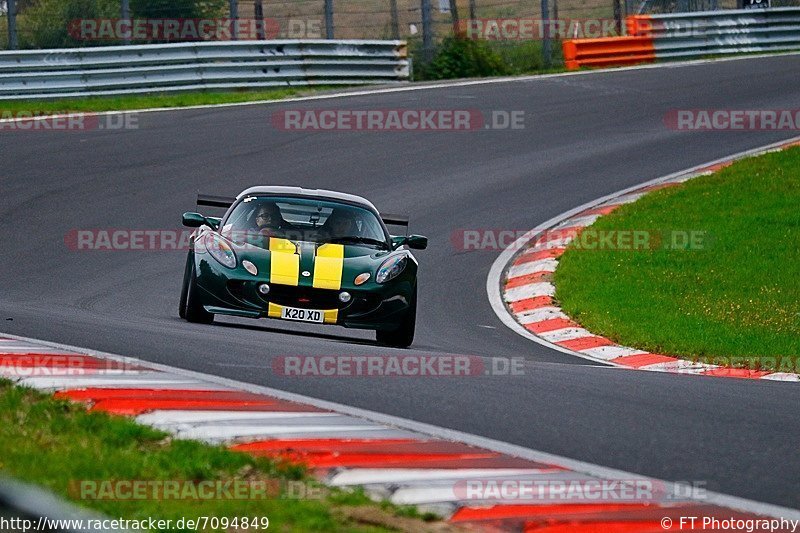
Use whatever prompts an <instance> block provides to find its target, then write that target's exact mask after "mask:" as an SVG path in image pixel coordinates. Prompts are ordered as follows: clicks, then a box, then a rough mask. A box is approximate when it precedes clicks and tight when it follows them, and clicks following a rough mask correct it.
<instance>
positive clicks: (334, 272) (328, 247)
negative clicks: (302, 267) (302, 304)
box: [313, 243, 344, 290]
mask: <svg viewBox="0 0 800 533" xmlns="http://www.w3.org/2000/svg"><path fill="white" fill-rule="evenodd" d="M343 270H344V246H343V245H341V244H330V243H328V244H323V245H322V246H320V247H319V248H317V255H316V257H315V258H314V282H313V286H314V287H315V288H317V289H334V290H339V289H341V288H342V271H343Z"/></svg>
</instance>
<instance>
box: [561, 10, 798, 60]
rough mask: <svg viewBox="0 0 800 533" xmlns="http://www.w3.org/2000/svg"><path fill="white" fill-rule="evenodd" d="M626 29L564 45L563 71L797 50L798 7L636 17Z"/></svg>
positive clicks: (627, 22)
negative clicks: (618, 33) (621, 34)
mask: <svg viewBox="0 0 800 533" xmlns="http://www.w3.org/2000/svg"><path fill="white" fill-rule="evenodd" d="M626 27H627V30H628V36H626V37H609V38H605V39H572V40H567V41H564V43H563V48H564V58H565V60H566V66H567V68H569V69H576V68H579V67H583V66H590V67H591V66H612V65H634V64H638V63H643V62H647V61H652V60H654V59H684V58H696V57H704V56H712V55H724V54H737V53H749V52H779V51H786V50H800V8H797V7H783V8H771V9H759V10H752V9H735V10H734V9H730V10H721V11H703V12H695V13H675V14H663V15H634V16H631V17H628V19H627V21H626ZM637 39H638V40H637ZM648 54H649V55H648Z"/></svg>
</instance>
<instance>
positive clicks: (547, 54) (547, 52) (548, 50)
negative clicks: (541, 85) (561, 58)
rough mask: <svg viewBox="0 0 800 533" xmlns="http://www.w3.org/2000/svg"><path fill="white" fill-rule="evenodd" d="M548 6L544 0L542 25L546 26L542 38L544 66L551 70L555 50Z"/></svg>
mask: <svg viewBox="0 0 800 533" xmlns="http://www.w3.org/2000/svg"><path fill="white" fill-rule="evenodd" d="M549 11H550V10H549V8H548V5H547V0H542V25H543V26H544V35H543V37H542V66H543V67H544V68H546V69H548V68H550V65H551V64H552V63H553V49H552V43H551V42H550V12H549Z"/></svg>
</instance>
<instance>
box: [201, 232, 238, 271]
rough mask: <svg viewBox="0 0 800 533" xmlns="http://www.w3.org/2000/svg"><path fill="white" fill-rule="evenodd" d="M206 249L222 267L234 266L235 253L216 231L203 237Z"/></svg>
mask: <svg viewBox="0 0 800 533" xmlns="http://www.w3.org/2000/svg"><path fill="white" fill-rule="evenodd" d="M205 245H206V250H208V253H210V254H211V257H213V258H214V259H216V260H217V261H219V264H221V265H222V266H224V267H227V268H236V254H235V253H233V248H231V245H230V244H228V243H227V242H225V240H224V239H223V238H222V237H220V236H219V235H217V234H216V233H209V234H208V235H207V236H206V238H205Z"/></svg>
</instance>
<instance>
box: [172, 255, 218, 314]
mask: <svg viewBox="0 0 800 533" xmlns="http://www.w3.org/2000/svg"><path fill="white" fill-rule="evenodd" d="M178 314H179V315H180V317H181V318H185V319H186V320H187V321H188V322H196V323H199V324H211V323H212V322H213V321H214V314H213V313H209V312H208V311H206V310H205V309H203V306H202V305H201V304H200V302H199V301H197V274H196V273H195V271H194V261H193V259H192V256H189V259H188V260H187V261H186V272H185V273H184V277H183V289H182V290H181V302H180V308H179V310H178Z"/></svg>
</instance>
